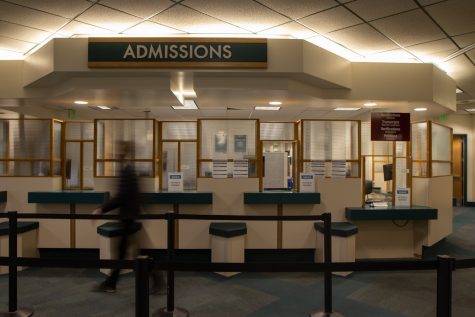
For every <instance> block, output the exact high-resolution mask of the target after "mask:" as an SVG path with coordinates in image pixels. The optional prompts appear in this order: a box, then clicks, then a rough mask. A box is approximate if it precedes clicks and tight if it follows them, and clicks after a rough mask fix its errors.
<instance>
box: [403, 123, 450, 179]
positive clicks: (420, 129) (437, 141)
mask: <svg viewBox="0 0 475 317" xmlns="http://www.w3.org/2000/svg"><path fill="white" fill-rule="evenodd" d="M411 130H412V131H411V132H412V153H413V160H412V162H413V163H412V164H413V176H414V177H437V176H447V175H452V137H453V132H452V128H449V127H446V126H443V125H441V124H437V123H434V122H432V121H423V122H415V123H412V128H411Z"/></svg>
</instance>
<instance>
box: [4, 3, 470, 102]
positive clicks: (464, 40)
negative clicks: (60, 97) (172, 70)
mask: <svg viewBox="0 0 475 317" xmlns="http://www.w3.org/2000/svg"><path fill="white" fill-rule="evenodd" d="M133 2H134V3H133V5H132V4H131V1H127V0H102V1H100V2H96V1H86V0H84V1H82V0H52V1H36V0H8V1H2V0H0V53H1V52H6V53H7V56H10V55H12V54H13V55H14V54H20V55H21V54H25V53H28V52H31V51H34V50H35V49H36V48H37V46H38V45H43V43H44V41H47V40H49V39H50V38H51V37H76V36H85V35H97V34H101V35H103V34H106V35H107V34H109V35H115V34H118V33H120V34H124V35H141V34H143V33H144V32H150V33H149V34H151V35H153V36H157V35H158V36H163V35H164V34H165V35H168V36H175V35H180V34H183V32H189V33H192V34H193V33H205V34H201V36H206V33H213V34H216V33H219V34H226V36H229V34H235V35H236V36H241V35H252V36H256V35H261V36H279V37H289V38H304V39H306V38H309V37H313V36H314V35H315V34H316V35H317V36H318V35H319V34H320V35H323V36H324V37H326V38H328V39H331V40H333V41H335V43H337V44H339V45H341V46H342V47H344V48H346V49H349V50H351V51H353V52H355V53H357V54H359V55H362V56H364V57H368V58H375V59H376V60H377V59H389V60H391V59H399V60H404V61H409V60H412V61H417V59H419V60H424V61H428V62H431V61H437V60H441V59H444V58H445V57H447V56H449V55H450V54H452V53H454V52H456V51H457V50H458V49H460V48H463V47H465V46H468V45H470V44H473V43H474V42H475V39H473V34H475V22H474V21H475V20H474V19H473V18H472V16H471V15H472V14H471V13H472V12H474V11H475V8H474V6H475V2H474V1H472V0H450V1H443V0H418V1H417V2H416V1H412V0H398V1H392V0H348V1H346V0H345V1H344V0H340V1H334V0H322V1H313V0H296V1H287V0H256V1H250V0H246V1H238V0H230V1H219V0H213V1H209V0H185V1H170V0H160V1H151V0H141V1H133ZM421 12H422V13H421ZM421 14H422V15H421ZM317 17H318V19H317ZM321 20H324V21H327V22H326V23H323V24H320V23H319V21H321ZM122 22H123V24H122V25H121V24H120V23H122ZM401 24H402V25H403V26H401ZM404 25H411V26H412V28H411V29H410V30H407V29H405V27H404ZM253 32H254V33H256V34H254V33H253ZM440 32H441V33H442V34H443V36H442V37H440ZM279 33H280V34H279ZM267 34H269V35H267ZM13 55H12V56H13ZM411 55H414V56H412V57H411ZM15 56H18V55H15ZM467 62H468V63H467ZM458 63H461V64H460V65H458ZM474 65H475V64H474V53H473V51H469V52H468V53H466V54H465V55H463V57H462V58H454V59H453V60H450V61H448V62H447V63H446V66H447V71H448V72H449V74H450V75H451V76H452V77H453V78H455V79H456V80H457V85H458V86H459V87H460V88H463V89H464V90H465V91H466V94H464V95H467V98H468V97H470V98H471V97H472V96H474V95H475V85H473V84H472V83H473V81H474V78H475V69H474V68H475V67H474Z"/></svg>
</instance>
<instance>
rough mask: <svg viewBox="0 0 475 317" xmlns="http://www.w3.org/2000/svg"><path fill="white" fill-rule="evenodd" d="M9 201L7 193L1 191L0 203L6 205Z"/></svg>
mask: <svg viewBox="0 0 475 317" xmlns="http://www.w3.org/2000/svg"><path fill="white" fill-rule="evenodd" d="M6 201H7V191H5V190H2V191H0V203H4V202H6Z"/></svg>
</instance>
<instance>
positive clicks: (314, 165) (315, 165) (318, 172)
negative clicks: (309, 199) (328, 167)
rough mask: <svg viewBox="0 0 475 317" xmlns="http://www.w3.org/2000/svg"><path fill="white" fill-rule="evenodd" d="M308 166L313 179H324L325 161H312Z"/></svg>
mask: <svg viewBox="0 0 475 317" xmlns="http://www.w3.org/2000/svg"><path fill="white" fill-rule="evenodd" d="M310 166H311V169H312V173H313V174H314V175H315V178H324V177H325V161H312V162H310Z"/></svg>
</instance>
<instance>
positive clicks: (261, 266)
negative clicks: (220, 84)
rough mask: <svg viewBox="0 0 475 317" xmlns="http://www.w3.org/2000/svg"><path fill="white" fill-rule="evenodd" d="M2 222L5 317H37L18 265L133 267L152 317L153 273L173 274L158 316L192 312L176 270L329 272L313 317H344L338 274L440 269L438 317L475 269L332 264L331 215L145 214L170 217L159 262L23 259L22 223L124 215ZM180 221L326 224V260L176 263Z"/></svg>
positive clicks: (471, 262) (141, 302) (141, 306)
mask: <svg viewBox="0 0 475 317" xmlns="http://www.w3.org/2000/svg"><path fill="white" fill-rule="evenodd" d="M0 218H8V219H9V256H8V257H0V265H2V266H8V267H9V280H8V282H9V283H8V284H9V292H8V296H9V311H8V312H6V313H0V317H3V316H31V315H33V311H32V310H29V309H19V308H18V303H17V301H18V298H17V294H18V284H17V282H18V274H17V267H18V266H31V267H57V268H97V269H99V268H112V269H116V268H118V269H133V270H134V271H135V279H136V283H135V288H136V290H135V297H136V302H135V312H136V313H135V316H137V317H144V316H149V296H148V283H149V282H148V274H149V272H150V270H152V269H156V270H164V271H167V277H168V278H167V306H166V307H164V308H162V309H160V310H159V311H157V312H156V313H154V314H153V316H189V313H188V312H187V311H186V310H185V309H182V308H179V307H175V305H174V272H175V271H197V272H210V271H241V272H324V291H325V292H324V310H323V311H317V312H313V313H311V314H310V316H343V315H341V314H340V313H336V312H334V311H333V307H332V275H331V272H339V271H406V270H437V317H442V316H443V317H450V316H452V312H451V311H452V271H454V270H455V269H466V268H475V259H460V260H456V259H455V258H453V257H449V256H445V255H441V256H438V257H437V260H431V261H427V260H397V261H381V260H379V261H358V262H338V263H332V261H331V214H330V213H324V214H322V215H312V216H308V215H307V216H249V215H244V216H240V215H193V214H174V213H173V212H168V213H166V214H144V215H140V216H137V217H136V218H135V219H136V220H147V219H165V220H166V221H167V229H168V232H167V259H166V260H164V261H160V262H155V261H153V260H152V259H151V258H149V257H148V256H139V257H137V259H136V260H94V259H91V260H89V259H79V260H78V259H74V260H71V259H41V258H27V257H17V230H16V228H17V226H16V225H17V219H26V218H27V219H84V220H105V219H116V220H119V219H120V218H119V216H118V215H89V214H69V213H68V214H40V213H21V214H18V213H17V212H8V213H6V214H0ZM177 219H194V220H254V221H257V220H258V221H276V220H285V221H302V220H312V221H315V220H317V221H323V222H324V262H323V263H284V262H276V263H273V262H265V263H258V262H255V263H203V262H195V263H191V262H179V261H175V256H174V253H175V248H174V245H175V241H174V239H175V221H176V220H177Z"/></svg>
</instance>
